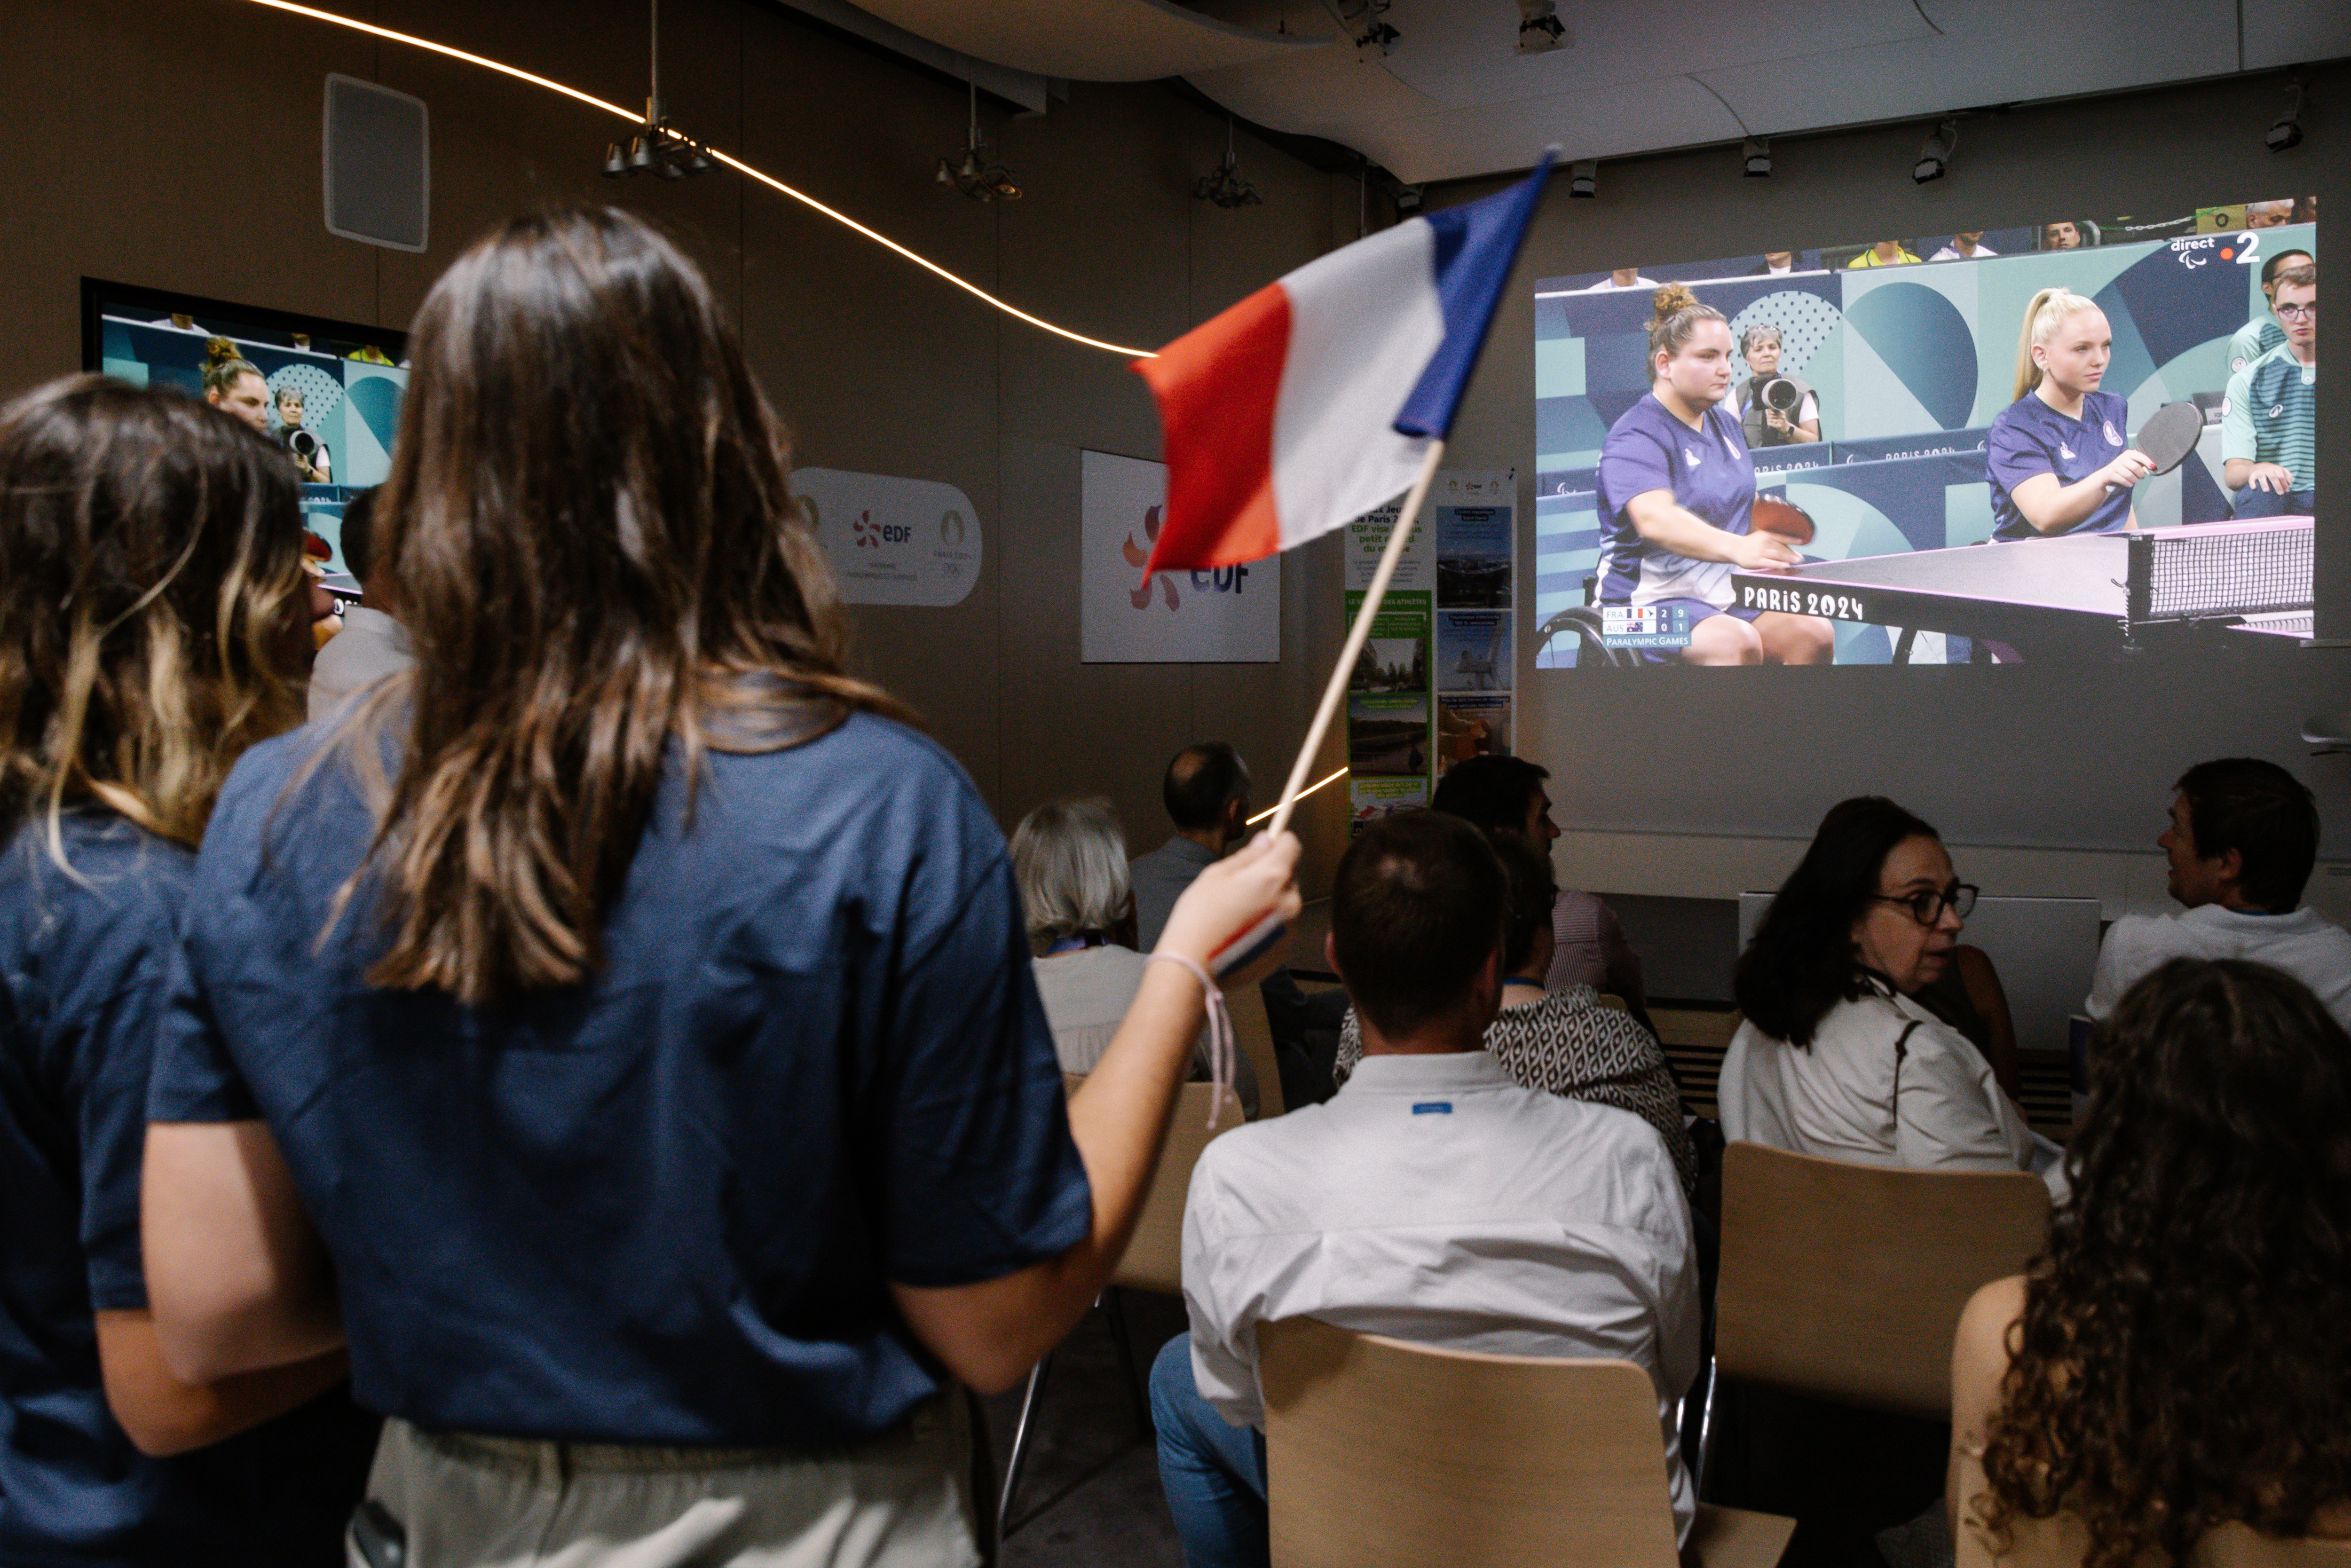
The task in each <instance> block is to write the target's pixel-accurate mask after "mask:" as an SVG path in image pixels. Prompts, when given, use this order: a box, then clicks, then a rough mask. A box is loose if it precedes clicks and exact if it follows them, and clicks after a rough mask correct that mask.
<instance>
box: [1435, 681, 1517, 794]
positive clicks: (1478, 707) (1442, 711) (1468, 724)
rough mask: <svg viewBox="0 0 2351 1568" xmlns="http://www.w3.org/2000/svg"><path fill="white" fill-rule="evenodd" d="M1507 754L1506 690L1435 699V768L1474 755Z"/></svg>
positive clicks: (1441, 771)
mask: <svg viewBox="0 0 2351 1568" xmlns="http://www.w3.org/2000/svg"><path fill="white" fill-rule="evenodd" d="M1508 756H1510V694H1509V693H1507V692H1459V693H1448V694H1447V695H1442V696H1439V697H1438V698H1437V773H1438V775H1439V776H1440V777H1442V776H1443V775H1444V773H1445V771H1446V770H1447V768H1451V767H1452V766H1453V765H1454V764H1456V763H1458V762H1467V761H1468V760H1469V759H1470V758H1473V757H1508Z"/></svg>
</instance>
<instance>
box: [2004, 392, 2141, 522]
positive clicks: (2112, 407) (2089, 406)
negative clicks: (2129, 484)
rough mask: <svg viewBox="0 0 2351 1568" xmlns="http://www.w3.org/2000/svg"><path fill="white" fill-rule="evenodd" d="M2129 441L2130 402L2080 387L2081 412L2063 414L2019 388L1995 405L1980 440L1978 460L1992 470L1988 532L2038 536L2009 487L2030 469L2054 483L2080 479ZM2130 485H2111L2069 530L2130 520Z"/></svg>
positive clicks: (2109, 460)
mask: <svg viewBox="0 0 2351 1568" xmlns="http://www.w3.org/2000/svg"><path fill="white" fill-rule="evenodd" d="M2129 444H2130V406H2129V404H2127V403H2126V402H2124V401H2123V400H2122V399H2121V398H2120V397H2118V396H2116V394H2115V393H2113V392H2086V393H2085V394H2083V397H2082V417H2081V418H2079V419H2069V418H2067V417H2066V416H2065V415H2064V414H2062V413H2058V412H2057V411H2056V410H2055V409H2053V408H2051V407H2050V406H2049V405H2048V404H2047V403H2045V402H2042V401H2041V394H2040V393H2039V392H2026V393H2025V394H2024V395H2023V396H2022V397H2021V398H2018V399H2017V400H2016V401H2015V402H2012V403H2010V404H2009V405H2008V406H2007V407H2006V408H2004V409H2002V410H2001V411H2000V417H1999V418H1997V419H1995V420H1993V421H1992V422H1991V434H1990V435H1989V436H1988V437H1986V438H1985V442H1984V467H1985V469H1986V470H1987V471H1988V472H1989V473H1990V475H1991V518H1992V530H1991V537H1992V538H1996V539H2037V538H2044V537H2046V538H2054V537H2055V536H2054V535H2047V536H2044V535H2043V533H2042V532H2041V530H2040V529H2038V528H2034V527H2033V526H2032V524H2031V523H2029V522H2026V521H2025V520H2024V514H2023V513H2022V512H2020V511H2018V510H2017V509H2016V501H2015V499H2014V497H2013V496H2012V495H2011V492H2012V491H2013V490H2014V489H2015V488H2016V486H2019V485H2022V484H2023V483H2024V482H2025V481H2026V480H2027V479H2030V478H2032V476H2034V475H2036V474H2054V475H2056V476H2057V482H2058V483H2059V484H2060V485H2071V484H2074V483H2076V482H2077V481H2080V480H2083V479H2086V478H2088V477H2089V476H2091V475H2093V474H2095V473H2096V472H2097V471H2098V470H2099V469H2101V468H2104V467H2105V465H2107V464H2109V463H2112V462H2113V461H2114V460H2115V459H2116V458H2117V457H2120V456H2121V455H2123V450H2124V448H2126V447H2127V446H2128V445H2129ZM2130 511H2131V492H2130V491H2128V490H2116V491H2113V492H2111V493H2109V494H2108V495H2107V497H2106V498H2105V500H2103V501H2100V502H2099V503H2098V506H2097V509H2096V510H2095V511H2094V512H2092V513H2091V514H2090V515H2089V516H2088V517H2084V518H2083V519H2082V520H2081V521H2080V522H2078V523H2075V524H2074V526H2073V527H2072V528H2061V529H2059V530H2058V531H2059V532H2060V533H2068V534H2115V533H2120V532H2122V531H2123V530H2124V529H2125V528H2129V527H2130Z"/></svg>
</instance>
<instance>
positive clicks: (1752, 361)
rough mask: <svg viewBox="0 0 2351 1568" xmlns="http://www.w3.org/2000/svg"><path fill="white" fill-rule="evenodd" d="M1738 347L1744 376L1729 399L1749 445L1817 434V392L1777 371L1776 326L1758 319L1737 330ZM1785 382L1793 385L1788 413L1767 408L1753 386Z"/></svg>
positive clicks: (1788, 442)
mask: <svg viewBox="0 0 2351 1568" xmlns="http://www.w3.org/2000/svg"><path fill="white" fill-rule="evenodd" d="M1739 351H1740V354H1741V355H1742V356H1743V357H1744V358H1745V359H1746V361H1747V379H1746V380H1744V381H1742V382H1740V383H1739V384H1738V385H1737V386H1736V387H1733V388H1732V389H1731V392H1730V401H1731V403H1732V405H1733V406H1734V407H1736V408H1737V409H1738V411H1739V426H1740V434H1743V435H1745V436H1746V437H1747V444H1748V446H1749V448H1750V449H1752V448H1755V447H1759V446H1788V445H1792V444H1795V443H1797V442H1800V441H1818V440H1819V439H1820V438H1821V400H1820V394H1819V393H1817V392H1814V391H1813V387H1812V383H1811V382H1806V381H1803V380H1801V379H1800V378H1798V377H1795V376H1791V375H1782V373H1781V371H1780V329H1779V328H1777V327H1773V326H1771V325H1769V324H1768V323H1762V322H1759V323H1757V324H1756V325H1754V326H1752V327H1750V328H1748V329H1747V330H1746V331H1745V332H1744V333H1742V334H1740V340H1739ZM1773 381H1782V382H1787V383H1788V384H1789V385H1790V386H1792V387H1793V388H1794V389H1795V393H1796V407H1795V410H1794V412H1793V413H1782V411H1781V410H1779V409H1776V408H1767V407H1765V406H1764V403H1763V400H1762V399H1761V397H1759V396H1757V395H1756V394H1757V389H1759V388H1760V387H1761V386H1762V385H1763V383H1764V382H1773Z"/></svg>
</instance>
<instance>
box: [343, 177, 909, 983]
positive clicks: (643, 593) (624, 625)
mask: <svg viewBox="0 0 2351 1568" xmlns="http://www.w3.org/2000/svg"><path fill="white" fill-rule="evenodd" d="M409 343H410V350H411V352H412V354H413V368H412V372H411V378H410V382H409V386H408V394H407V399H406V402H405V406H404V407H403V408H402V414H401V427H400V438H399V441H398V443H397V444H396V446H395V448H394V453H393V459H392V474H391V476H390V478H389V479H388V480H387V481H386V483H385V484H384V486H383V487H382V494H381V497H379V500H378V504H377V512H376V521H377V529H378V533H379V535H380V538H379V545H378V553H379V555H380V557H381V569H380V570H381V573H382V575H383V576H384V577H385V578H387V579H388V580H389V581H390V582H391V583H392V585H393V587H394V588H395V590H396V592H397V596H398V601H399V605H400V611H401V616H402V622H403V623H404V625H405V626H406V628H407V631H408V633H409V637H410V640H411V642H412V643H413V646H414V648H415V652H416V667H415V669H414V670H413V672H412V673H411V674H408V675H407V676H405V677H403V678H402V679H400V680H397V681H395V682H394V683H392V684H391V685H389V686H387V687H386V688H385V689H384V690H382V691H381V692H379V693H378V694H376V695H375V696H374V697H373V698H371V700H370V701H368V702H367V703H366V704H364V705H362V706H360V708H359V709H358V710H357V711H356V712H355V713H354V715H353V716H352V717H351V718H350V720H349V721H347V723H346V726H345V731H344V733H345V744H344V745H343V747H341V749H342V751H343V753H344V754H345V755H347V756H349V757H350V758H353V760H354V762H355V764H356V766H357V768H358V771H359V772H360V776H361V778H362V780H363V781H364V780H365V779H366V776H367V773H368V770H369V767H370V765H371V763H372V762H373V760H374V759H375V758H378V757H380V756H381V755H382V752H381V748H380V747H378V746H377V745H375V744H374V743H373V741H372V739H371V737H373V736H374V735H376V734H377V733H380V732H381V729H382V728H383V727H384V726H386V725H387V724H395V716H396V715H398V714H399V713H401V712H402V711H403V710H404V711H405V712H406V714H407V715H408V721H407V733H406V737H405V740H406V744H405V746H404V747H402V748H401V754H400V760H399V767H398V769H397V773H396V776H395V777H394V778H392V779H391V780H390V783H389V788H388V789H387V790H386V791H384V792H383V794H382V795H381V825H380V828H379V831H378V835H377V840H376V845H375V850H374V852H373V854H372V855H371V865H370V867H369V868H368V874H369V876H370V877H371V879H374V880H380V882H381V886H382V889H383V895H384V899H385V904H384V914H385V915H386V918H387V920H388V923H389V925H390V927H391V933H392V941H391V946H390V949H389V951H388V952H387V953H386V954H385V956H383V958H382V959H381V961H380V962H379V963H378V964H377V965H376V966H375V967H374V968H373V969H372V970H371V972H370V976H369V977H370V978H371V980H373V981H374V982H375V983H376V984H378V985H383V986H392V987H402V988H439V989H443V990H446V991H448V992H450V993H452V994H453V995H455V997H457V998H458V999H460V1000H462V1001H465V1002H469V1003H481V1002H486V1001H489V1000H491V999H493V998H500V997H505V996H510V995H512V994H513V993H515V992H517V991H518V990H522V989H525V988H536V987H545V986H558V985H567V984H571V983H574V982H577V981H580V980H581V979H584V978H585V977H588V976H589V975H590V973H591V972H592V970H593V969H594V967H595V966H596V964H597V962H598V961H599V959H600V956H601V941H600V936H601V924H602V920H603V917H604V915H605V913H606V911H607V910H608V909H609V907H610V906H611V902H612V900H613V899H614V897H615V896H617V894H619V891H620V888H621V884H622V880H623V878H624V877H625V876H626V874H627V872H628V868H629V864H630V862H631V860H632V858H633V857H634V855H635V853H636V849H637V841H638V839H639V838H640V836H641V835H642V834H643V831H644V828H645V825H646V822H647V821H648V820H649V818H650V816H651V813H652V810H653V800H654V797H655V794H656V792H657V791H658V789H660V787H661V783H662V779H663V778H664V774H665V772H666V771H667V770H668V769H669V768H671V767H673V766H675V765H679V764H682V765H683V767H684V770H685V774H686V777H687V778H688V779H694V778H695V777H696V776H697V774H698V769H699V765H700V759H701V758H702V755H703V753H704V752H705V749H718V750H729V751H762V750H775V749H779V748H782V747H789V746H795V745H799V744H801V743H803V742H806V741H808V740H811V739H814V738H816V737H819V736H821V735H823V734H825V733H827V732H829V731H830V730H831V729H832V728H834V727H836V726H838V725H840V724H841V722H842V721H843V720H844V719H846V718H847V717H848V716H849V715H850V714H851V713H852V711H854V710H857V709H860V708H864V709H873V710H878V711H883V712H891V713H895V712H898V711H900V710H898V709H897V707H896V705H894V704H893V703H892V702H891V700H890V699H889V698H888V697H887V696H886V695H883V693H882V692H881V691H879V690H878V689H877V688H875V687H872V686H871V685H865V684H864V683H862V682H860V681H856V680H853V679H852V678H850V677H849V676H848V675H846V674H844V673H843V671H842V658H843V652H844V650H843V629H842V621H841V612H840V605H839V601H838V598H837V595H836V592H835V590H834V587H833V580H832V574H831V570H829V569H828V567H827V566H826V564H825V559H824V557H823V554H822V552H821V551H820V549H819V548H818V546H817V543H816V541H815V539H814V538H813V537H812V536H811V535H810V532H809V530H808V528H807V527H806V526H805V524H804V523H803V522H802V520H801V519H800V517H799V508H798V507H796V506H795V504H794V502H793V499H792V493H791V487H790V485H789V479H788V475H789V469H790V460H789V449H788V446H787V443H786V438H785V434H784V431H783V428H782V426H781V424H780V423H778V421H777V419H776V416H775V414H774V413H773V412H772V411H771V410H770V409H769V408H768V403H767V401H766V399H765V398H764V397H762V396H761V394H760V392H759V388H758V384H757V382H755V381H754V380H753V379H752V375H751V371H750V367H749V366H748V364H747V362H746V361H745V360H744V357H743V352H742V349H741V347H740V346H739V344H738V343H737V340H736V339H735V337H734V335H733V334H732V332H731V331H729V330H728V329H727V328H726V325H725V323H724V322H723V321H722V319H721V318H720V314H719V310H718V306H717V302H716V300H715V299H714V298H713V297H712V295H711V292H710V287H709V285H708V284H707V283H706V282H705V280H704V279H703V277H702V275H701V273H700V272H699V271H698V270H697V269H696V268H695V266H694V264H693V263H692V262H690V261H688V260H687V259H686V258H685V257H684V256H683V255H682V254H680V252H679V251H678V250H677V248H676V247H675V246H673V245H672V244H671V243H670V242H669V241H668V240H667V239H665V238H664V237H663V236H662V235H659V234H657V233H655V232H654V231H653V229H652V228H650V227H649V226H647V225H645V224H644V223H643V222H642V221H640V220H639V219H636V218H633V217H631V216H629V215H628V214H624V213H620V212H616V211H613V210H612V209H610V208H596V209H590V210H584V211H566V212H557V213H548V214H538V215H535V216H531V217H525V218H518V219H517V220H515V221H513V222H511V223H508V224H507V225H503V226H502V227H500V228H498V229H496V230H494V231H493V232H492V233H490V234H489V235H486V236H485V237H484V238H482V239H481V240H479V241H477V242H476V243H475V245H474V246H473V247H472V248H471V249H469V250H467V251H466V252H465V255H464V256H460V257H459V258H458V259H457V261H456V263H455V265H454V266H452V267H450V268H449V270H448V271H447V272H446V273H444V275H443V276H442V277H441V280H440V281H439V282H438V283H436V284H434V287H433V291H432V293H431V294H430V295H428V296H427V297H426V298H425V301H424V306H423V309H422V310H421V311H419V312H418V314H417V318H416V323H415V327H414V329H413V333H412V334H411V337H410V340H409ZM395 727H396V725H395ZM359 885H360V875H359V874H358V873H355V874H354V876H353V877H352V879H351V881H350V883H347V884H346V886H345V888H344V897H345V899H348V898H349V897H350V895H351V894H352V893H353V892H354V891H355V890H356V888H357V887H358V886H359ZM339 908H340V904H339Z"/></svg>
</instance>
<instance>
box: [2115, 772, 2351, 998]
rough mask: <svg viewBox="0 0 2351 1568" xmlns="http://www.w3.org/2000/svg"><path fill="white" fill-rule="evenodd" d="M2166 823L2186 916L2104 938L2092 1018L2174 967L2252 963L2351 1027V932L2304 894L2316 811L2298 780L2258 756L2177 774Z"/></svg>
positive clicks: (2313, 854) (2136, 924) (2136, 919)
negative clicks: (2279, 975)
mask: <svg viewBox="0 0 2351 1568" xmlns="http://www.w3.org/2000/svg"><path fill="white" fill-rule="evenodd" d="M2176 789H2177V793H2175V794H2174V795H2173V796H2172V800H2171V821H2170V825H2169V826H2168V827H2167V828H2165V829H2164V831H2163V832H2162V834H2161V835H2160V836H2159V837H2158V838H2157V840H2156V842H2157V843H2158V845H2160V846H2161V847H2162V849H2163V852H2164V853H2165V854H2167V855H2168V856H2169V857H2170V859H2171V881H2170V885H2171V896H2172V897H2174V898H2176V899H2178V900H2179V902H2180V903H2182V904H2186V905H2187V906H2188V907H2187V909H2186V910H2185V911H2183V912H2182V913H2180V914H2179V915H2124V916H2123V917H2122V918H2121V919H2119V920H2117V921H2116V922H2115V923H2114V924H2113V925H2110V926H2108V927H2107V928H2106V938H2105V943H2104V945H2103V946H2100V947H2099V949H2098V971H2097V977H2096V978H2095V979H2094V980H2093V981H2092V982H2091V985H2090V999H2089V1003H2088V1011H2089V1014H2090V1016H2091V1017H2092V1018H2094V1019H2103V1018H2105V1016H2106V1015H2107V1014H2108V1013H2111V1012H2113V1011H2114V1010H2115V1006H2116V1003H2118V1002H2120V1001H2121V1000H2122V998H2123V993H2124V992H2126V991H2127V990H2129V989H2130V988H2131V987H2132V986H2134V985H2136V984H2137V982H2138V980H2139V978H2140V977H2142V976H2144V975H2146V974H2147V973H2149V972H2150V971H2152V970H2154V969H2155V968H2157V967H2158V966H2160V965H2161V964H2162V963H2163V962H2164V960H2165V959H2167V958H2250V959H2252V961H2253V962H2254V963H2257V964H2267V965H2269V966H2270V967H2272V968H2273V969H2283V970H2284V971H2285V972H2286V973H2287V974H2289V975H2292V976H2293V977H2294V978H2295V979H2297V980H2300V981H2301V982H2302V983H2303V984H2304V985H2305V986H2308V987H2309V988H2310V989H2311V992H2312V994H2313V995H2314V996H2316V997H2317V998H2318V999H2319V1001H2321V1002H2322V1003H2324V1004H2325V1008H2326V1010H2327V1011H2328V1012H2330V1013H2333V1014H2334V1015H2335V1019H2336V1020H2337V1021H2338V1022H2340V1023H2341V1024H2342V1025H2343V1026H2344V1027H2345V1028H2346V1029H2351V933H2346V932H2345V931H2344V929H2343V928H2342V927H2341V926H2339V925H2335V924H2334V923H2333V922H2331V921H2329V920H2327V919H2326V918H2325V917H2324V916H2323V915H2320V914H2319V913H2318V912H2317V911H2316V910H2314V909H2305V908H2303V907H2301V904H2302V890H2303V888H2304V886H2305V885H2306V884H2307V883H2309V881H2310V873H2311V870H2312V868H2313V867H2314V866H2315V865H2316V864H2317V862H2318V803H2317V801H2316V800H2315V799H2314V797H2313V796H2312V795H2311V792H2310V790H2309V789H2308V788H2307V787H2306V786H2305V785H2304V783H2303V782H2302V780H2301V779H2296V778H2295V777H2294V775H2293V774H2291V773H2289V772H2287V771H2286V770H2285V769H2284V768H2280V767H2279V766H2278V765H2277V764H2276V763H2274V762H2263V761H2261V760H2259V759H2258V758H2251V757H2231V758H2221V759H2220V760H2218V761H2213V762H2199V763H2198V764H2197V765H2196V766H2195V767H2193V768H2189V770H2188V771H2187V772H2186V773H2183V774H2181V775H2180V778H2179V784H2178V785H2177V786H2176Z"/></svg>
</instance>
